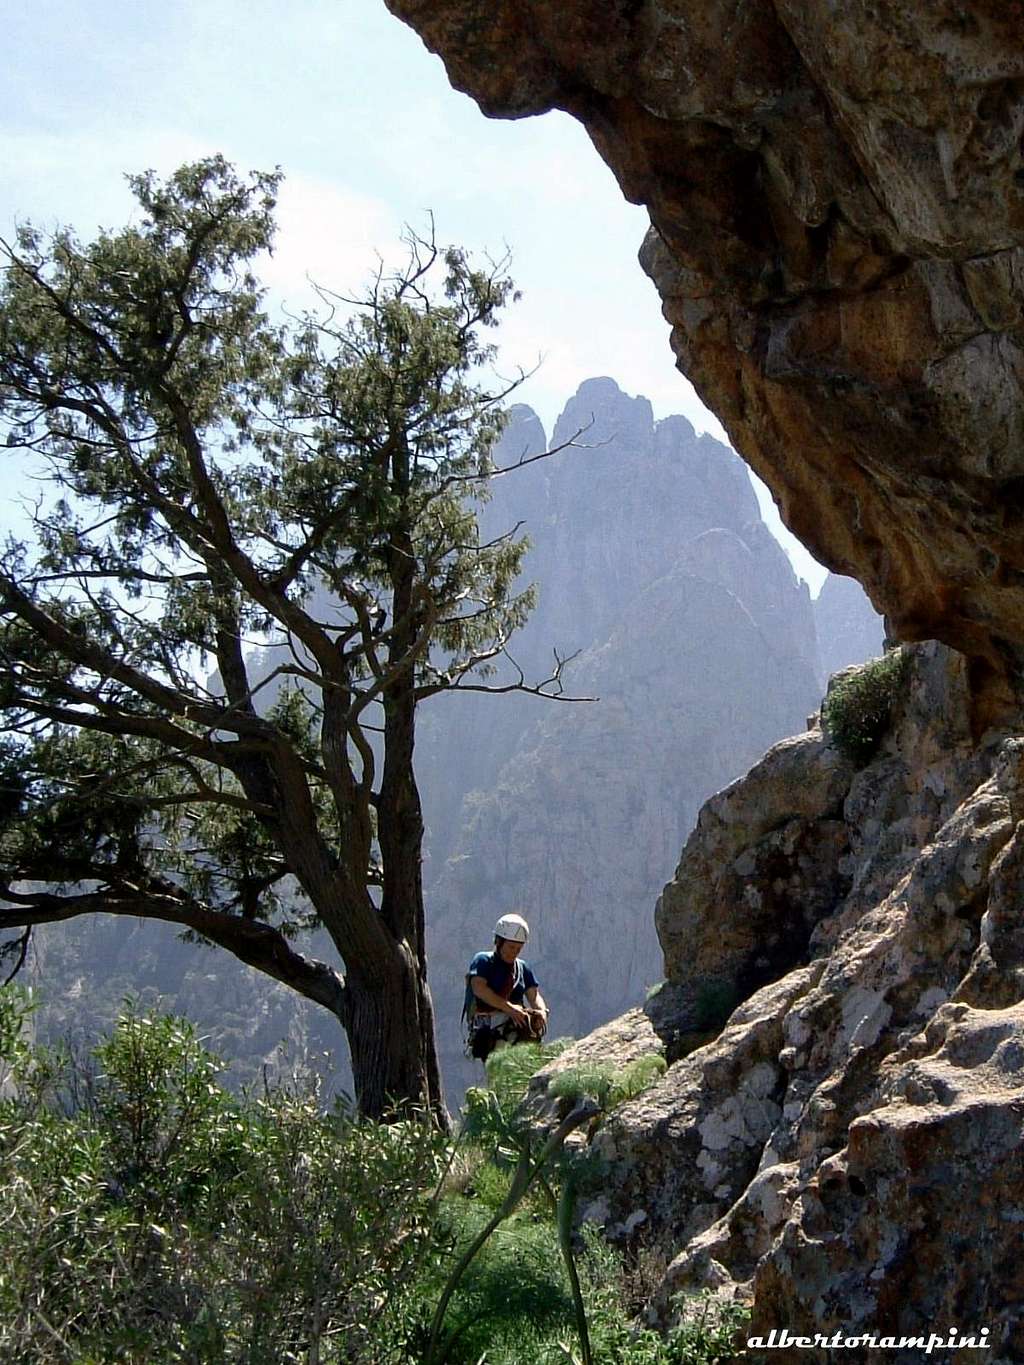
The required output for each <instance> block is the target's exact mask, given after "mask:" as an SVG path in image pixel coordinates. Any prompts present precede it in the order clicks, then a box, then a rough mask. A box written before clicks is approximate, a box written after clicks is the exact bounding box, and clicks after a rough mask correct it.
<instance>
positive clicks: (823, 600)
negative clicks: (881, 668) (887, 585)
mask: <svg viewBox="0 0 1024 1365" xmlns="http://www.w3.org/2000/svg"><path fill="white" fill-rule="evenodd" d="M814 624H815V626H816V627H817V631H818V653H819V654H820V656H821V666H822V669H823V670H824V673H825V676H826V677H830V676H831V675H832V674H833V673H838V672H839V670H840V669H841V668H848V667H849V666H850V664H860V663H863V662H864V660H865V659H874V658H876V657H877V656H878V655H879V654H881V653H882V649H883V647H884V644H885V625H884V622H883V621H882V618H881V617H880V616H879V615H878V613H877V612H876V611H875V610H874V608H873V607H872V605H871V603H870V602H869V601H868V599H867V597H866V596H865V595H864V589H863V588H862V587H861V586H860V584H859V583H858V582H857V581H856V579H853V578H841V577H840V576H839V574H834V573H830V574H829V576H828V577H827V578H826V579H825V582H824V583H823V584H822V587H821V591H820V592H819V593H818V596H817V597H816V598H815V599H814Z"/></svg>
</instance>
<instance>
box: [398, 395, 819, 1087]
mask: <svg viewBox="0 0 1024 1365" xmlns="http://www.w3.org/2000/svg"><path fill="white" fill-rule="evenodd" d="M584 427H585V428H586V430H585V431H584V433H583V436H582V438H581V439H582V440H583V441H585V442H586V443H587V446H586V448H580V449H576V450H570V451H566V452H564V453H563V454H561V455H558V456H555V457H553V458H552V459H550V460H547V461H540V462H537V463H535V464H533V465H531V466H529V467H528V468H526V469H524V470H522V471H520V472H518V473H516V474H510V475H509V476H508V477H507V478H502V479H499V480H497V481H496V482H495V485H494V497H493V500H492V501H491V502H490V503H489V504H487V506H486V508H485V513H486V517H487V524H486V527H485V530H484V534H485V535H486V536H488V537H494V536H496V535H499V534H501V532H502V531H503V530H504V529H506V528H507V527H508V526H511V525H514V524H515V523H516V522H520V521H521V522H522V523H523V527H522V529H523V531H524V532H525V533H527V534H528V535H529V536H530V539H531V541H532V542H533V548H532V549H531V551H530V552H529V554H528V556H527V559H526V562H525V577H526V579H527V581H529V580H534V581H536V583H537V584H538V586H539V594H540V595H539V601H538V604H537V608H536V611H535V612H534V614H533V616H532V617H531V619H530V620H529V621H528V622H527V624H526V626H525V627H524V628H523V630H522V631H521V632H520V633H519V634H517V636H516V638H515V640H514V641H513V643H512V645H511V652H512V653H513V654H514V655H515V657H516V659H517V660H518V661H519V663H520V664H521V665H522V667H523V670H524V672H525V673H526V675H527V677H528V678H534V679H536V678H543V677H545V676H546V675H547V671H548V670H549V668H550V663H551V657H552V654H551V651H552V648H553V647H557V648H558V649H559V651H560V652H562V653H563V654H570V653H572V652H574V651H580V653H579V657H578V658H577V659H576V660H575V661H574V662H573V664H572V666H571V668H570V670H569V671H568V672H567V674H566V680H565V685H566V690H567V691H568V692H569V693H570V694H575V695H577V696H587V697H594V698H597V700H596V701H594V702H591V703H580V704H575V703H561V704H557V703H552V702H543V701H539V700H537V699H536V698H535V697H521V696H520V697H516V696H505V697H474V696H471V695H470V696H464V697H459V698H455V697H441V698H438V699H437V702H436V704H434V703H431V704H429V705H427V706H424V707H423V709H422V720H421V722H420V725H419V737H418V739H417V768H418V773H419V779H420V787H421V791H422V792H423V794H424V804H425V811H426V814H427V821H428V825H429V836H428V847H429V851H430V860H429V863H428V864H427V867H426V869H425V871H426V887H427V908H428V934H429V952H430V970H431V979H432V982H433V987H432V989H433V990H434V993H435V999H436V1002H437V1015H438V1020H439V1041H440V1046H441V1049H442V1055H443V1059H444V1065H445V1069H446V1075H447V1076H448V1077H449V1084H450V1088H451V1091H452V1093H453V1095H457V1094H458V1093H459V1090H458V1084H459V1082H463V1083H470V1082H472V1081H475V1080H476V1079H478V1069H477V1071H476V1072H474V1068H473V1067H472V1066H468V1067H467V1066H463V1065H461V1042H460V1039H459V1036H458V1027H457V1020H458V1016H459V1011H460V1008H461V995H462V982H463V973H464V971H465V967H466V963H467V962H468V960H469V957H470V956H471V954H472V953H473V952H474V951H476V950H478V949H480V948H486V947H488V946H489V934H490V929H491V926H492V925H493V923H494V920H495V919H496V918H497V916H498V914H500V913H502V912H503V911H505V910H510V909H514V908H520V909H522V910H523V911H524V912H525V913H526V916H527V918H528V919H529V921H530V925H531V930H532V937H531V941H530V944H529V948H528V951H527V957H528V960H529V961H530V964H531V966H533V967H534V968H535V969H536V970H537V973H538V976H539V979H540V982H541V987H542V989H543V990H544V992H545V994H546V995H547V996H548V998H549V1001H550V1003H551V1005H552V1009H553V1019H552V1028H553V1029H554V1031H555V1032H556V1033H558V1034H571V1035H574V1036H579V1035H580V1034H583V1033H587V1032H589V1030H591V1029H593V1028H595V1027H596V1026H598V1025H600V1024H602V1023H604V1022H605V1021H606V1020H608V1019H609V1018H612V1017H614V1016H615V1015H617V1014H619V1013H621V1012H622V1011H623V1010H626V1009H628V1008H629V1006H630V1005H632V1004H634V1003H635V1002H636V1001H637V1000H640V999H643V996H644V992H645V990H646V989H647V988H648V987H650V986H652V985H653V984H654V983H655V982H657V981H659V980H660V979H661V977H662V976H663V974H664V973H663V969H662V963H661V952H660V950H659V945H658V941H657V937H656V934H655V931H654V926H653V925H652V923H651V916H650V906H651V904H652V903H653V901H654V899H655V897H656V895H657V893H658V890H659V888H660V887H661V886H662V885H663V884H664V880H665V877H666V875H667V873H668V871H669V870H670V869H671V867H672V866H673V864H674V863H675V862H676V860H677V859H678V855H679V847H680V845H681V843H682V841H683V839H684V838H685V835H686V832H687V830H688V829H689V828H690V827H691V826H692V825H693V822H694V820H695V819H696V816H697V812H698V811H699V809H700V807H701V804H702V803H703V802H704V801H705V800H706V799H707V797H708V796H709V795H710V794H711V793H712V792H714V791H716V790H718V789H720V788H721V787H723V786H725V785H726V784H728V783H729V782H731V781H732V780H733V779H734V778H735V777H736V776H737V775H738V774H739V773H741V772H743V771H744V770H745V769H746V768H748V767H749V766H750V764H751V763H752V762H753V761H754V760H755V759H756V758H757V757H758V755H759V754H761V753H763V752H764V749H765V748H766V747H767V745H769V744H772V743H774V742H775V741H776V740H778V739H779V738H780V737H781V736H783V735H786V734H790V733H792V731H793V730H794V729H795V728H798V727H799V726H800V725H802V724H803V723H804V720H805V717H806V715H807V713H808V710H809V709H810V708H811V707H813V706H814V705H816V704H817V701H818V698H819V697H820V682H819V677H820V673H819V665H818V659H817V648H816V636H815V625H814V618H813V611H812V604H811V600H810V595H809V593H808V590H807V588H806V585H804V584H801V583H799V582H798V581H797V579H796V577H795V575H794V574H793V570H792V568H791V567H790V564H789V561H788V560H787V558H786V556H785V554H784V552H783V551H782V549H781V548H780V546H779V544H778V542H777V541H776V540H775V539H774V538H773V537H772V536H771V534H770V533H769V532H768V530H767V529H766V527H765V526H764V523H763V522H762V521H761V520H760V515H759V512H758V507H757V501H756V498H755V496H754V493H753V489H752V487H751V484H750V479H749V477H748V475H747V472H746V470H745V469H744V467H743V464H742V462H741V461H740V460H739V459H738V458H737V457H736V456H735V455H734V454H733V452H732V451H730V450H729V449H728V448H727V447H725V446H723V445H722V444H721V443H719V442H717V441H715V440H713V439H711V438H710V437H708V436H698V435H697V434H696V432H695V431H694V429H693V427H692V426H691V425H690V423H689V422H687V421H686V419H685V418H682V417H670V418H667V419H665V420H664V421H660V422H655V421H654V418H653V414H652V411H651V407H650V404H649V403H648V402H647V400H646V399H643V398H631V397H629V396H628V395H626V394H624V393H623V392H622V391H621V390H620V389H619V388H618V386H617V385H616V384H615V383H614V381H612V380H611V379H607V378H600V379H592V380H588V381H587V382H586V383H584V384H583V385H581V387H580V389H579V390H578V392H577V393H576V394H575V395H574V396H573V397H572V398H571V399H570V401H569V403H568V404H567V405H566V408H565V411H564V412H563V414H562V416H561V417H560V418H559V421H558V423H557V425H556V427H555V431H554V433H553V438H552V440H553V444H555V445H557V444H559V443H560V442H561V441H563V440H566V439H568V438H569V437H571V436H572V434H573V433H574V432H576V431H578V430H580V429H581V428H584ZM535 446H536V447H537V448H539V449H543V448H544V446H543V432H542V431H541V430H540V428H539V424H538V423H537V422H536V419H535V418H534V416H533V414H532V413H530V411H529V409H526V408H519V409H517V410H516V412H515V414H514V421H513V423H512V425H511V427H510V428H509V430H508V431H507V432H506V434H505V436H504V438H503V440H502V443H501V447H500V449H499V450H498V452H497V461H498V463H499V464H500V465H502V466H506V465H509V464H511V463H514V462H515V461H517V460H518V459H520V458H521V457H522V455H523V454H524V453H532V452H533V450H534V448H535ZM499 680H500V679H499ZM456 996H457V998H458V1003H456Z"/></svg>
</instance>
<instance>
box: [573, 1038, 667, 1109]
mask: <svg viewBox="0 0 1024 1365" xmlns="http://www.w3.org/2000/svg"><path fill="white" fill-rule="evenodd" d="M665 1069H666V1062H665V1058H664V1057H663V1056H662V1055H661V1053H659V1052H650V1053H648V1054H647V1055H646V1056H644V1057H637V1058H636V1060H635V1061H632V1062H630V1063H629V1064H628V1065H627V1066H624V1067H614V1066H611V1065H610V1064H608V1063H605V1062H592V1063H589V1064H587V1065H581V1066H574V1067H572V1068H571V1069H570V1070H567V1071H562V1072H560V1073H559V1074H558V1075H557V1076H554V1077H553V1078H552V1080H551V1084H550V1086H549V1087H548V1090H549V1093H550V1094H551V1095H556V1096H558V1097H560V1098H562V1099H567V1100H577V1099H580V1098H582V1096H584V1095H592V1096H593V1097H594V1099H595V1100H596V1101H597V1103H598V1104H599V1105H600V1106H601V1109H602V1111H603V1112H605V1113H607V1112H608V1111H609V1110H610V1109H614V1108H616V1106H617V1105H620V1104H624V1103H625V1102H626V1101H627V1100H631V1099H633V1098H634V1097H635V1096H637V1095H639V1094H640V1093H641V1092H642V1091H644V1090H646V1089H647V1087H648V1086H649V1085H652V1084H653V1083H654V1081H656V1080H657V1079H658V1077H659V1076H664V1074H665Z"/></svg>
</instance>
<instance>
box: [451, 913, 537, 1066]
mask: <svg viewBox="0 0 1024 1365" xmlns="http://www.w3.org/2000/svg"><path fill="white" fill-rule="evenodd" d="M529 937H530V927H529V925H528V924H527V923H526V920H525V919H523V917H522V915H514V914H513V915H502V917H501V919H499V920H498V922H497V924H496V925H495V926H494V951H493V952H490V953H477V955H476V957H474V958H473V961H472V962H471V963H470V964H469V971H468V972H467V973H466V999H465V1005H464V1007H463V1011H462V1017H463V1019H464V1021H465V1022H466V1023H467V1025H468V1029H469V1032H468V1036H467V1039H466V1055H467V1056H469V1057H478V1058H479V1059H480V1061H486V1059H487V1058H488V1057H489V1056H490V1054H491V1053H492V1052H493V1051H494V1049H495V1048H496V1047H497V1045H498V1044H499V1043H527V1042H538V1041H539V1040H540V1039H541V1038H543V1037H544V1034H545V1032H546V1031H547V1026H548V1007H547V1005H546V1004H545V1003H544V997H543V996H542V995H541V993H540V987H539V986H538V984H537V978H536V977H535V976H534V974H533V972H532V971H531V970H530V968H529V966H528V965H527V964H526V963H525V962H523V961H522V960H521V959H520V957H519V954H520V953H521V952H522V950H523V944H524V943H525V942H526V940H527V939H528V938H529Z"/></svg>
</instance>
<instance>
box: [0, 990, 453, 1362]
mask: <svg viewBox="0 0 1024 1365" xmlns="http://www.w3.org/2000/svg"><path fill="white" fill-rule="evenodd" d="M2 1000H3V996H2V995H0V1001H2ZM97 1061H98V1064H99V1070H98V1072H97V1073H96V1074H95V1075H92V1076H91V1077H86V1078H85V1080H84V1082H83V1078H82V1077H81V1076H80V1075H78V1076H76V1075H74V1074H73V1073H72V1071H71V1069H70V1068H69V1067H67V1066H66V1067H65V1070H64V1072H63V1073H62V1074H56V1073H55V1072H54V1071H53V1069H52V1067H51V1068H50V1069H49V1071H48V1073H47V1074H48V1077H49V1081H48V1084H47V1085H43V1084H41V1083H40V1080H39V1077H38V1074H37V1075H36V1079H35V1081H34V1082H33V1080H32V1076H33V1070H35V1072H37V1073H38V1066H37V1064H36V1059H35V1058H33V1057H32V1056H27V1057H23V1058H22V1059H21V1062H20V1064H19V1069H18V1075H17V1080H18V1083H19V1089H18V1093H17V1095H16V1096H15V1097H11V1098H8V1099H6V1100H4V1101H3V1102H0V1189H2V1198H3V1205H4V1209H5V1218H4V1221H3V1224H2V1227H0V1355H2V1357H3V1359H4V1360H9V1361H11V1362H12V1365H21V1363H22V1362H24V1365H29V1362H32V1365H49V1363H50V1362H53V1365H56V1363H57V1362H65V1361H66V1362H71V1361H74V1362H86V1361H95V1362H97V1363H98V1362H100V1361H103V1362H106V1361H115V1360H119V1361H121V1360H123V1361H126V1362H138V1363H139V1365H142V1363H143V1362H146V1365H149V1363H150V1362H152V1363H153V1365H161V1363H162V1362H172V1361H182V1360H196V1361H199V1360H201V1361H203V1362H204V1365H205V1362H210V1365H219V1363H220V1362H225V1363H226V1362H236V1361H237V1362H243V1361H244V1362H246V1365H261V1363H263V1362H265V1365H272V1363H273V1365H276V1363H277V1362H284V1361H291V1360H294V1361H298V1360H307V1359H309V1358H311V1357H310V1355H309V1353H310V1351H311V1350H313V1349H314V1347H316V1348H317V1349H319V1350H320V1352H321V1354H320V1359H321V1360H322V1361H323V1362H329V1361H338V1362H340V1361H342V1360H344V1361H363V1362H367V1363H369V1362H377V1361H384V1360H387V1359H394V1358H397V1357H396V1356H395V1351H396V1350H397V1347H396V1346H395V1344H394V1343H395V1341H396V1340H397V1339H398V1338H399V1337H400V1336H401V1333H402V1331H403V1330H404V1323H405V1319H406V1307H407V1305H406V1296H407V1295H408V1291H409V1288H410V1286H411V1285H412V1284H413V1283H414V1282H415V1281H416V1279H417V1276H418V1275H419V1274H420V1272H421V1271H422V1270H423V1268H424V1266H425V1265H426V1264H427V1263H428V1262H429V1261H430V1260H431V1258H432V1257H434V1256H435V1255H436V1254H437V1230H436V1226H435V1222H436V1215H435V1212H434V1204H433V1199H432V1195H433V1190H434V1187H435V1184H436V1181H437V1179H438V1178H439V1175H440V1172H441V1170H442V1166H443V1159H444V1156H445V1144H444V1141H443V1139H442V1138H441V1137H440V1136H439V1135H438V1134H437V1133H436V1132H434V1131H433V1130H432V1129H431V1128H430V1127H429V1125H427V1124H425V1123H419V1122H412V1123H404V1124H394V1125H391V1126H389V1127H387V1128H378V1127H376V1126H375V1125H372V1124H369V1123H366V1122H364V1121H362V1120H359V1119H356V1118H354V1117H352V1116H351V1115H349V1114H346V1113H341V1112H339V1113H336V1114H334V1115H330V1116H325V1115H324V1114H322V1113H321V1112H320V1110H319V1107H318V1104H317V1100H316V1096H315V1094H310V1093H304V1092H296V1091H287V1090H281V1089H278V1090H268V1091H267V1092H266V1093H265V1094H264V1095H263V1096H262V1097H261V1098H259V1099H255V1098H249V1099H247V1100H238V1099H236V1098H234V1097H232V1096H230V1095H228V1094H227V1093H226V1092H225V1091H224V1090H223V1089H222V1088H221V1086H220V1085H219V1084H218V1079H217V1078H218V1073H219V1069H220V1067H219V1063H218V1062H217V1061H216V1059H214V1058H213V1057H211V1056H210V1055H209V1054H208V1053H207V1052H206V1051H205V1049H204V1048H203V1047H202V1045H201V1044H200V1042H199V1040H198V1039H197V1038H196V1036H195V1034H194V1032H193V1030H191V1028H190V1027H189V1026H188V1025H187V1024H185V1023H183V1022H182V1021H180V1020H174V1019H167V1018H164V1019H141V1018H135V1017H128V1018H125V1019H123V1020H122V1021H121V1022H120V1024H119V1025H118V1027H117V1029H116V1030H115V1032H114V1034H113V1035H112V1036H111V1037H110V1038H109V1039H108V1040H107V1041H106V1042H105V1043H104V1044H103V1045H102V1046H101V1047H100V1049H99V1050H98V1056H97ZM72 1093H74V1094H77V1096H78V1103H77V1104H70V1103H69V1102H68V1101H69V1096H70V1095H71V1094H72Z"/></svg>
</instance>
